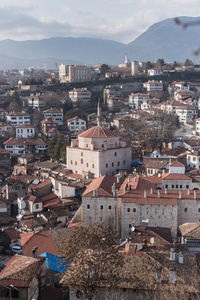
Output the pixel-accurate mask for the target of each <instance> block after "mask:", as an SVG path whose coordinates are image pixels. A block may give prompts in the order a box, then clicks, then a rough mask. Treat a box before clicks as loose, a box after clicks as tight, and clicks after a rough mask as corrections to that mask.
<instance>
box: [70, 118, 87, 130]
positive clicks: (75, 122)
mask: <svg viewBox="0 0 200 300" xmlns="http://www.w3.org/2000/svg"><path fill="white" fill-rule="evenodd" d="M67 126H68V128H69V130H70V131H71V132H75V131H81V130H84V129H86V121H85V120H83V119H80V118H79V117H74V118H71V119H68V120H67Z"/></svg>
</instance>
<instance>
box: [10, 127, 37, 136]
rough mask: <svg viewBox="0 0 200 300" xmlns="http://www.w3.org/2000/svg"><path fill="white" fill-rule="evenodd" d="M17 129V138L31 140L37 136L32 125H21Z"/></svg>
mask: <svg viewBox="0 0 200 300" xmlns="http://www.w3.org/2000/svg"><path fill="white" fill-rule="evenodd" d="M15 128H16V137H17V138H29V137H34V136H35V128H34V126H32V125H19V126H16V127H15Z"/></svg>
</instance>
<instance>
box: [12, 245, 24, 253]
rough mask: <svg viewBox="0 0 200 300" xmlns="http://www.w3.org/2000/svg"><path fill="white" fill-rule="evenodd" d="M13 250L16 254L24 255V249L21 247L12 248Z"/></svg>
mask: <svg viewBox="0 0 200 300" xmlns="http://www.w3.org/2000/svg"><path fill="white" fill-rule="evenodd" d="M11 250H12V252H13V253H15V254H21V255H22V254H23V249H22V247H21V246H12V247H11Z"/></svg>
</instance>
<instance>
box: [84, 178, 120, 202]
mask: <svg viewBox="0 0 200 300" xmlns="http://www.w3.org/2000/svg"><path fill="white" fill-rule="evenodd" d="M120 182H121V183H122V180H120ZM120 182H119V183H118V182H117V178H116V177H114V176H107V175H104V176H102V177H100V178H96V179H94V180H93V181H92V182H91V183H90V184H89V185H88V187H87V189H86V191H85V192H84V193H83V196H91V197H92V196H93V191H95V190H97V191H98V196H105V197H106V196H107V197H113V194H112V185H113V183H115V186H116V188H117V189H119V187H120Z"/></svg>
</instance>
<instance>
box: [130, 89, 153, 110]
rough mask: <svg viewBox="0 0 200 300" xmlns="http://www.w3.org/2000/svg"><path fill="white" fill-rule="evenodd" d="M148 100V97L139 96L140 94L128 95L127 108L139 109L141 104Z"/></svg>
mask: <svg viewBox="0 0 200 300" xmlns="http://www.w3.org/2000/svg"><path fill="white" fill-rule="evenodd" d="M148 99H149V95H147V94H141V93H136V94H134V93H132V94H131V95H129V101H128V103H129V107H131V108H134V109H140V107H141V104H142V103H143V102H144V101H145V100H148Z"/></svg>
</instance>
